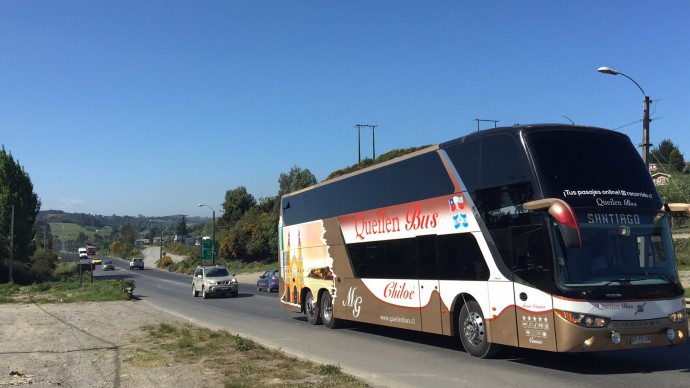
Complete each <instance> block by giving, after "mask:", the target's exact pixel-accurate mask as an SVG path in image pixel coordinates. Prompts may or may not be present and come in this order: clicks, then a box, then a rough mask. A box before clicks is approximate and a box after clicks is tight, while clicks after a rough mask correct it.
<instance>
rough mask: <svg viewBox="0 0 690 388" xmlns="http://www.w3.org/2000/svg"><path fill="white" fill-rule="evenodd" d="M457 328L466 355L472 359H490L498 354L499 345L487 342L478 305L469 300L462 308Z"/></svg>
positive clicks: (484, 324)
mask: <svg viewBox="0 0 690 388" xmlns="http://www.w3.org/2000/svg"><path fill="white" fill-rule="evenodd" d="M458 328H459V335H460V341H461V342H462V346H463V347H464V348H465V351H466V352H467V353H469V354H471V355H472V356H474V357H480V358H490V357H492V356H495V355H496V353H497V352H498V350H499V345H496V344H492V343H491V342H489V340H488V336H487V332H486V322H484V315H483V314H482V309H481V308H480V307H479V303H477V302H475V301H473V300H470V301H467V303H465V305H464V306H462V310H460V316H459V317H458Z"/></svg>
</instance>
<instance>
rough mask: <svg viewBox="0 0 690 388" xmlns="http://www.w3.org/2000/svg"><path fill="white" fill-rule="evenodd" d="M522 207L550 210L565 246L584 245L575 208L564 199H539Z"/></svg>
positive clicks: (534, 209)
mask: <svg viewBox="0 0 690 388" xmlns="http://www.w3.org/2000/svg"><path fill="white" fill-rule="evenodd" d="M522 207H523V208H525V210H530V211H539V210H546V211H548V212H549V214H550V215H551V216H552V217H553V218H554V219H555V220H556V221H557V225H558V230H559V231H560V232H561V236H563V242H564V243H565V246H566V247H567V248H580V247H581V246H582V238H581V237H580V228H579V226H578V225H577V218H575V213H574V212H573V209H572V208H571V207H570V205H568V203H567V202H565V201H564V200H562V199H558V198H545V199H538V200H536V201H530V202H526V203H524V204H523V205H522Z"/></svg>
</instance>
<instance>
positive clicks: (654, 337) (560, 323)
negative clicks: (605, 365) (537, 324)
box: [556, 318, 688, 353]
mask: <svg viewBox="0 0 690 388" xmlns="http://www.w3.org/2000/svg"><path fill="white" fill-rule="evenodd" d="M556 338H557V344H558V345H557V346H558V351H559V352H574V353H577V352H597V351H605V350H620V349H640V348H650V347H660V346H674V345H679V344H681V343H683V342H685V341H686V340H687V338H688V321H687V319H686V320H684V321H682V322H677V323H674V322H671V320H670V319H668V318H660V319H650V320H644V321H611V322H609V323H608V325H606V326H605V327H602V328H588V327H582V326H578V325H575V324H573V323H570V322H567V321H565V320H563V319H556Z"/></svg>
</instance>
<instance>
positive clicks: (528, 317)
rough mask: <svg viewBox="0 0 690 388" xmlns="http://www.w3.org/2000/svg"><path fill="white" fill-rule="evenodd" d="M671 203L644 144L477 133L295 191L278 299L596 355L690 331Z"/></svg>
mask: <svg viewBox="0 0 690 388" xmlns="http://www.w3.org/2000/svg"><path fill="white" fill-rule="evenodd" d="M671 211H684V212H690V206H689V205H688V204H664V203H663V202H662V200H661V198H660V197H659V194H658V193H657V190H656V188H655V186H654V184H653V182H652V179H651V177H650V174H649V171H648V169H647V167H646V165H645V163H643V161H642V159H641V158H640V156H639V155H638V153H637V151H636V150H635V147H634V146H633V144H632V143H631V141H630V139H629V138H628V137H627V136H625V135H623V134H620V133H617V132H614V131H610V130H606V129H601V128H594V127H583V126H575V125H567V126H566V125H547V124H540V125H520V126H513V127H506V128H496V129H491V130H485V131H481V132H474V133H472V134H469V135H467V136H464V137H461V138H458V139H455V140H451V141H448V142H445V143H441V144H438V145H434V146H430V147H428V148H425V149H422V150H419V151H417V152H414V153H411V154H408V155H406V156H403V157H399V158H396V159H393V160H390V161H388V162H385V163H381V164H379V165H375V166H372V167H369V168H366V169H363V170H360V171H357V172H354V173H351V174H348V175H345V176H341V177H338V178H335V179H331V180H328V181H325V182H322V183H319V184H317V185H314V186H311V187H309V188H306V189H303V190H300V191H297V192H294V193H291V194H287V195H285V196H283V197H282V199H281V213H280V219H279V239H280V241H279V244H280V271H281V277H280V279H281V282H280V302H281V305H282V306H283V307H285V308H287V309H289V310H292V311H294V312H299V313H304V314H306V317H307V320H308V322H309V323H311V324H321V323H323V324H324V325H325V326H327V327H328V328H335V327H337V326H339V324H340V323H342V322H343V321H345V320H349V321H357V322H366V323H372V324H379V325H385V326H391V327H397V328H405V329H410V330H417V331H422V332H428V333H437V334H442V335H447V336H452V337H459V339H460V341H461V343H462V345H463V347H464V348H465V350H466V351H467V352H468V353H469V354H471V355H473V356H477V357H490V356H492V355H494V354H495V353H496V351H497V350H498V349H499V348H500V347H501V346H514V347H520V348H530V349H540V350H545V351H552V352H593V351H603V350H613V349H631V348H645V347H655V346H669V345H670V346H672V345H677V344H680V343H682V342H683V341H685V340H686V338H687V336H688V321H687V315H686V310H685V301H684V291H683V288H682V285H681V284H680V281H679V278H678V272H677V269H676V260H675V253H674V248H673V241H672V238H671V232H670V227H669V221H668V217H669V213H670V212H671Z"/></svg>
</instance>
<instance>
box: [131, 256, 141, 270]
mask: <svg viewBox="0 0 690 388" xmlns="http://www.w3.org/2000/svg"><path fill="white" fill-rule="evenodd" d="M134 268H137V269H144V259H140V258H137V257H135V258H133V259H132V261H130V262H129V269H134Z"/></svg>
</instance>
